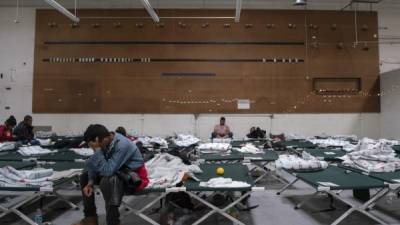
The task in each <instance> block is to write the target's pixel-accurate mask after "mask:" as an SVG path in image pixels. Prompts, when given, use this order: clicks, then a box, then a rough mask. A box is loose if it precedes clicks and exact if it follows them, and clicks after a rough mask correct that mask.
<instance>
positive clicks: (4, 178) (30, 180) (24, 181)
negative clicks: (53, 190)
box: [0, 166, 53, 187]
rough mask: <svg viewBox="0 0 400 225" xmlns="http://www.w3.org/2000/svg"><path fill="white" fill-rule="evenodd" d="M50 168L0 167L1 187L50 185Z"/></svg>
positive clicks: (51, 172) (51, 171) (51, 173)
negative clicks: (23, 168) (22, 168)
mask: <svg viewBox="0 0 400 225" xmlns="http://www.w3.org/2000/svg"><path fill="white" fill-rule="evenodd" d="M52 175H53V170H52V169H34V170H16V169H14V168H13V167H11V166H6V167H3V168H0V186H2V187H32V186H34V187H51V186H52V184H53V182H52V181H51V177H52Z"/></svg>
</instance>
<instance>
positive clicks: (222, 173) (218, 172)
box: [217, 167, 225, 176]
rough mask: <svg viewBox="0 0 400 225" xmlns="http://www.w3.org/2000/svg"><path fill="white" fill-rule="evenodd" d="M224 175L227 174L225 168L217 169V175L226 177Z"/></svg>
mask: <svg viewBox="0 0 400 225" xmlns="http://www.w3.org/2000/svg"><path fill="white" fill-rule="evenodd" d="M224 173H225V170H224V168H222V167H218V168H217V175H219V176H222V175H224Z"/></svg>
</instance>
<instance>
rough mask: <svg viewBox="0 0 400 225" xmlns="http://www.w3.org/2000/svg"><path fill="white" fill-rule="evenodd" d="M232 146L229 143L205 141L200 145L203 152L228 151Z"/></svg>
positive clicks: (199, 147)
mask: <svg viewBox="0 0 400 225" xmlns="http://www.w3.org/2000/svg"><path fill="white" fill-rule="evenodd" d="M230 148H231V145H230V144H229V143H203V144H200V145H199V146H198V148H197V149H199V150H200V151H201V152H202V153H218V152H226V151H228V149H230Z"/></svg>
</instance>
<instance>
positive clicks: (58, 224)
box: [0, 174, 400, 225]
mask: <svg viewBox="0 0 400 225" xmlns="http://www.w3.org/2000/svg"><path fill="white" fill-rule="evenodd" d="M281 176H282V177H283V178H285V179H287V180H290V179H292V177H291V175H289V174H281ZM262 185H264V186H266V187H267V190H266V191H263V192H255V193H253V194H252V195H251V197H250V199H249V205H250V206H253V205H258V207H257V208H255V209H253V210H251V211H240V220H242V221H243V222H244V223H245V224H247V225H265V224H271V225H288V224H295V225H317V224H330V223H332V222H333V221H334V220H335V219H336V218H338V217H339V216H340V215H341V214H342V213H344V212H345V211H346V210H347V209H348V206H346V205H345V204H343V203H341V202H339V201H334V206H335V208H336V210H333V211H323V210H324V209H327V208H328V207H329V200H328V198H327V197H326V196H324V195H321V196H316V197H315V198H313V199H312V200H311V201H309V202H308V203H307V204H305V205H304V206H303V207H302V208H301V209H299V210H295V209H294V205H295V203H297V202H300V201H301V200H302V199H304V198H306V197H307V196H309V195H311V194H312V193H313V189H311V188H310V187H309V186H308V185H306V184H304V183H301V182H298V183H297V184H295V185H294V186H293V188H291V189H289V190H287V191H286V192H284V193H283V194H282V195H280V196H278V195H276V191H277V190H278V189H279V188H281V187H282V186H283V184H282V183H281V182H279V181H277V180H274V179H273V178H270V177H268V178H266V179H264V180H263V181H262V182H261V183H260V185H259V186H262ZM72 192H74V193H76V191H72ZM66 193H67V194H68V192H66ZM340 195H342V196H346V198H347V199H349V200H352V201H353V200H354V199H353V198H352V193H351V192H347V191H346V192H342V193H340ZM79 199H80V198H79V197H76V196H75V197H72V198H71V200H72V201H73V202H76V203H78V205H79V206H82V205H81V202H80V201H79ZM148 201H150V198H149V197H147V198H146V197H140V196H139V197H134V199H132V200H131V201H130V204H132V205H135V206H136V207H137V208H140V205H142V204H144V203H146V202H148ZM96 202H97V205H98V214H99V215H100V224H101V225H105V221H104V219H105V211H104V203H103V201H102V197H101V195H97V196H96ZM43 204H44V210H43V211H44V218H45V220H46V221H51V223H52V224H54V225H70V224H72V223H73V222H76V221H78V220H79V219H80V218H82V216H83V214H82V211H81V210H79V211H75V210H72V209H70V208H69V207H68V205H66V204H65V203H63V202H60V201H58V202H55V203H54V201H52V200H51V199H48V200H45V202H44V203H43ZM37 207H38V203H37V202H36V203H33V204H31V205H29V206H26V207H24V208H23V209H22V210H23V211H24V212H26V213H29V212H33V211H34V209H35V208H37ZM204 212H205V210H204V209H203V210H201V211H200V212H199V213H198V214H201V213H204ZM372 212H373V213H374V215H377V216H379V217H380V218H382V219H384V221H387V222H389V223H390V224H400V222H399V221H400V200H398V199H395V200H394V201H393V202H392V203H390V204H388V202H387V201H386V200H385V199H383V200H381V201H380V202H379V204H378V206H376V209H374V210H373V211H372ZM383 213H384V214H383ZM198 214H196V215H195V216H200V215H198ZM30 216H31V217H33V213H30ZM152 217H153V218H154V219H158V218H159V216H158V214H153V216H152ZM0 224H12V225H23V224H25V223H24V222H22V221H20V220H18V218H17V217H16V216H12V215H10V216H6V217H4V218H2V219H0ZM122 224H123V225H125V224H140V225H146V224H148V223H147V222H145V221H143V220H142V219H141V218H139V217H137V216H135V215H133V214H130V215H128V216H126V217H124V218H123V219H122ZM184 224H190V222H188V223H184ZM202 224H204V225H228V224H232V223H231V222H229V221H227V220H226V219H225V218H224V217H222V216H219V215H215V216H212V217H211V218H210V219H208V220H206V221H205V222H204V223H202ZM341 224H355V225H361V224H362V225H373V224H376V223H375V222H374V221H372V220H371V219H369V218H367V217H365V216H364V215H362V214H359V213H353V214H352V215H350V216H349V217H348V218H346V219H345V220H344V221H343V222H342V223H341Z"/></svg>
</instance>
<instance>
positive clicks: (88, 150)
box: [69, 148, 94, 156]
mask: <svg viewBox="0 0 400 225" xmlns="http://www.w3.org/2000/svg"><path fill="white" fill-rule="evenodd" d="M69 150H70V151H73V152H75V153H76V154H78V155H81V156H91V155H93V154H94V151H93V149H91V148H70V149H69Z"/></svg>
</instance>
